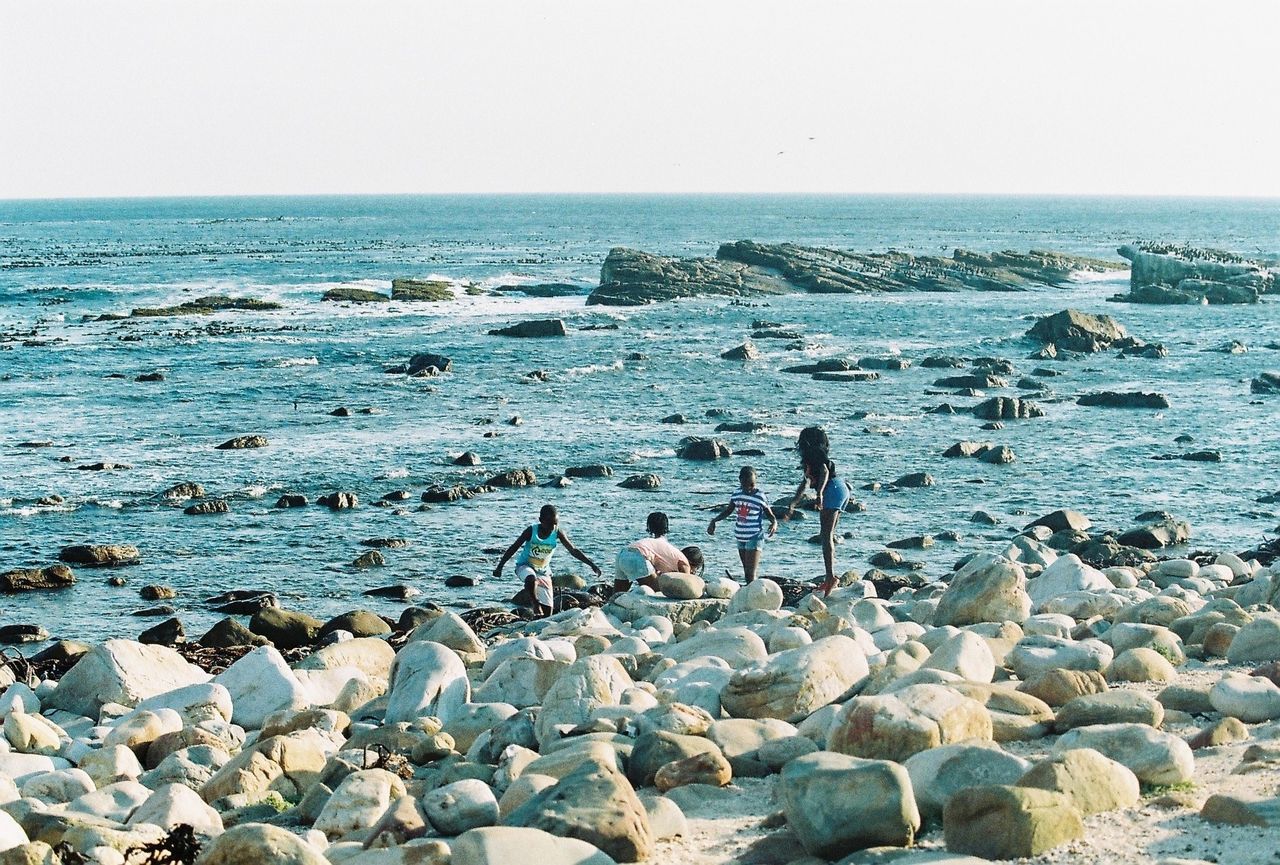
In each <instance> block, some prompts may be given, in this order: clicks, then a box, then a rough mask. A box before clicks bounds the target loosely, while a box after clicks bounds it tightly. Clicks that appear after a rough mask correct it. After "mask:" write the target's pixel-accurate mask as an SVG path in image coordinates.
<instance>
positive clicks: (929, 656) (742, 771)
mask: <svg viewBox="0 0 1280 865" xmlns="http://www.w3.org/2000/svg"><path fill="white" fill-rule="evenodd" d="M974 518H975V519H977V518H978V515H976V514H975V517H974ZM1137 521H1138V522H1139V523H1141V524H1142V525H1141V527H1140V528H1138V529H1134V530H1131V531H1126V532H1120V531H1115V530H1108V529H1102V528H1098V527H1095V526H1093V525H1092V523H1091V521H1090V520H1089V518H1088V517H1087V516H1085V515H1083V514H1081V513H1078V512H1075V511H1070V510H1060V511H1055V512H1053V513H1049V514H1046V515H1044V516H1042V517H1040V518H1038V519H1035V520H1033V521H1031V522H1030V523H1029V524H1028V525H1027V526H1026V527H1025V528H1023V529H1022V530H1020V531H1017V532H1016V533H1014V534H1012V535H1011V536H1009V538H1008V540H1007V541H1004V542H1000V543H996V544H994V545H992V546H991V547H990V548H989V549H987V550H985V551H982V552H978V553H976V554H972V555H969V556H966V557H964V558H963V559H961V560H960V561H958V562H957V563H956V567H955V569H954V570H953V571H952V572H951V573H950V574H947V575H946V576H945V577H944V578H942V579H940V580H937V581H934V582H925V581H922V580H920V579H918V578H916V579H912V578H910V577H909V576H903V577H895V576H893V575H892V574H891V573H889V572H901V570H900V569H901V567H902V564H903V562H902V559H901V557H900V556H897V555H896V552H895V551H893V550H887V551H886V555H885V556H883V557H878V558H877V562H878V564H879V565H881V566H882V567H884V568H885V569H886V570H872V571H868V572H867V573H866V574H860V573H858V572H855V571H849V572H846V573H845V574H844V575H843V576H842V577H841V580H840V586H839V587H838V588H837V589H836V590H835V591H834V592H833V593H832V594H831V595H830V596H829V597H826V598H823V597H819V596H818V595H817V594H814V593H812V592H811V587H810V586H807V585H804V584H802V583H795V582H791V581H787V580H781V579H770V578H763V579H760V580H757V581H756V582H754V583H751V584H748V585H746V586H740V585H739V584H738V583H736V582H734V581H733V580H730V579H726V578H717V577H708V578H703V577H700V576H694V575H687V574H668V575H663V576H662V577H661V579H660V581H659V589H660V590H659V591H657V592H655V591H652V590H650V589H646V588H643V587H637V588H635V589H632V590H631V591H629V592H626V593H622V594H618V595H613V596H612V597H609V596H608V595H609V593H608V592H607V591H606V590H605V589H604V587H600V588H599V589H598V590H597V589H593V590H591V591H583V592H568V593H562V597H563V598H567V599H569V601H570V602H569V603H562V604H561V605H560V606H561V607H562V609H561V611H560V612H558V613H556V614H555V615H553V616H551V617H550V618H547V619H540V620H539V619H530V618H528V616H527V613H522V612H521V610H520V608H517V609H516V611H515V612H516V613H517V615H512V614H511V613H509V612H508V611H507V610H503V609H477V610H472V611H469V612H468V613H467V614H466V615H465V616H459V615H457V614H455V613H452V612H447V611H444V610H441V609H440V608H438V607H435V606H434V605H422V606H408V607H406V608H405V609H404V610H403V612H402V614H401V616H400V617H399V618H398V619H397V620H390V619H385V618H383V617H381V616H378V615H376V614H374V613H372V612H369V611H367V610H360V609H355V610H352V611H350V612H349V613H346V614H343V615H341V616H338V617H335V618H333V619H331V620H329V621H327V622H321V621H319V620H317V619H314V618H312V617H310V616H308V615H306V614H305V613H303V612H301V611H297V610H286V609H282V608H281V607H279V606H278V605H277V604H278V602H277V601H276V600H275V599H274V598H273V597H272V598H263V597H261V596H257V595H255V594H254V593H250V592H233V593H227V594H226V595H223V596H220V597H218V598H210V599H208V602H209V603H221V604H222V605H224V606H223V608H224V609H226V610H227V611H228V612H229V613H230V615H228V616H227V617H226V618H225V619H224V620H223V621H222V622H220V623H219V624H218V625H217V626H215V627H214V628H213V629H211V630H210V631H209V633H207V634H205V635H203V636H202V637H200V638H199V639H198V640H196V641H194V642H191V643H187V642H185V641H184V640H183V639H182V638H181V636H180V635H175V636H171V638H169V639H167V640H154V639H152V640H146V639H144V640H143V641H142V642H135V641H132V640H127V639H114V640H107V641H105V642H103V643H101V644H98V645H92V646H90V645H83V644H77V643H72V642H65V641H64V642H59V643H56V644H54V645H53V646H51V647H50V648H49V649H46V650H45V651H43V652H41V653H39V654H37V655H35V656H33V657H32V658H31V659H30V661H24V660H22V659H21V658H20V657H19V656H16V655H9V656H7V658H6V662H5V663H4V664H3V665H0V682H3V684H4V690H3V693H0V716H2V717H3V731H4V736H3V740H0V863H4V865H17V863H23V865H27V863H85V862H92V863H100V865H128V863H138V862H156V863H159V862H169V863H177V862H186V863H190V862H196V863H200V865H239V863H247V862H267V861H276V862H286V863H291V865H325V863H333V865H338V863H350V865H388V863H406V865H407V863H416V865H421V863H442V865H443V863H453V865H479V863H490V865H500V863H511V862H522V861H528V862H532V861H537V862H540V863H549V865H557V863H565V865H577V863H594V865H607V863H611V862H645V861H653V862H663V863H667V862H711V861H733V862H756V863H764V862H779V863H786V862H789V863H797V865H798V863H804V865H819V863H822V862H841V863H846V865H853V863H870V862H889V861H902V862H914V861H920V862H924V861H947V862H955V863H962V862H979V861H983V860H1009V859H1020V860H1024V861H1025V860H1026V859H1027V858H1028V857H1031V858H1034V859H1035V861H1044V862H1049V861H1066V860H1064V859H1063V858H1062V857H1063V855H1064V854H1065V856H1066V857H1067V860H1069V861H1073V862H1086V861H1099V862H1102V861H1116V860H1115V858H1113V857H1114V855H1115V851H1116V849H1117V846H1119V848H1120V849H1124V845H1125V844H1131V843H1134V842H1135V841H1136V842H1137V844H1138V846H1137V848H1136V849H1133V848H1129V849H1128V852H1127V855H1126V857H1125V861H1133V862H1148V861H1151V862H1154V861H1169V862H1172V861H1174V859H1172V858H1169V854H1171V852H1172V851H1178V852H1179V854H1187V855H1181V858H1178V859H1177V860H1176V861H1178V862H1186V861H1202V860H1209V861H1220V860H1219V859H1217V856H1218V851H1219V849H1220V847H1219V846H1216V845H1221V844H1223V843H1234V841H1233V839H1235V840H1238V839H1240V838H1242V837H1250V836H1252V837H1258V833H1262V836H1261V837H1263V838H1266V839H1268V840H1267V841H1266V843H1262V844H1259V845H1258V846H1259V847H1260V848H1263V850H1264V852H1265V855H1266V856H1270V850H1271V849H1272V848H1273V844H1272V843H1271V842H1272V841H1273V840H1274V839H1275V837H1276V835H1277V834H1280V833H1277V814H1278V813H1280V800H1277V799H1275V798H1274V789H1273V787H1274V784H1273V783H1271V782H1269V780H1268V779H1269V778H1271V777H1272V773H1273V772H1274V766H1275V761H1276V760H1277V759H1280V756H1278V755H1280V744H1277V742H1278V741H1280V723H1277V721H1278V720H1280V684H1278V683H1280V614H1277V613H1276V612H1275V607H1276V605H1277V595H1278V594H1280V571H1278V570H1277V569H1276V568H1275V566H1274V564H1273V563H1274V562H1275V560H1276V555H1277V553H1280V549H1275V548H1273V547H1274V545H1264V546H1262V547H1259V548H1258V549H1255V550H1250V551H1242V552H1241V554H1239V555H1237V554H1234V553H1231V552H1196V553H1193V554H1190V555H1187V556H1185V557H1175V558H1161V557H1159V553H1160V551H1161V550H1162V549H1164V548H1165V547H1167V546H1170V545H1173V544H1181V543H1185V542H1186V540H1187V538H1188V534H1189V531H1190V530H1189V527H1188V526H1186V524H1185V523H1181V522H1179V521H1178V520H1177V519H1176V518H1175V517H1173V516H1171V515H1169V514H1164V513H1154V514H1144V515H1141V516H1139V518H1138V520H1137ZM920 543H921V544H923V543H925V541H924V539H921V542H920ZM929 543H932V541H931V540H930V541H929ZM895 546H898V545H895ZM901 546H904V547H908V548H909V547H911V546H913V544H907V543H904V544H903V545H901ZM130 555H136V551H131V550H129V549H122V548H113V549H104V550H93V549H86V550H74V551H70V552H69V553H68V556H67V558H70V559H72V560H75V561H79V562H82V563H84V564H111V563H115V562H122V561H127V560H128V559H129V557H130ZM886 571H888V572H886ZM41 578H42V576H41V575H40V574H25V575H14V574H8V575H6V579H9V580H10V581H11V582H12V581H14V580H28V581H31V580H38V579H41ZM44 578H47V579H50V580H54V581H58V580H63V579H64V578H65V575H63V574H61V573H58V572H54V573H51V574H48V575H47V576H46V577H44ZM46 587H48V586H46ZM27 588H31V586H28V587H27ZM143 595H144V597H149V598H151V599H154V600H163V599H164V598H165V597H166V596H169V597H171V594H169V595H166V593H165V591H164V590H163V587H151V588H150V590H149V591H148V590H146V589H144V590H143ZM246 616H247V624H244V623H242V621H241V619H243V618H245V617H246ZM157 643H167V644H168V645H159V644H157ZM1224 839H1225V840H1224ZM912 848H918V849H919V850H920V851H921V854H926V853H928V852H929V851H934V853H935V858H932V859H931V858H928V857H927V856H925V855H917V854H911V852H910V851H911V850H912ZM716 851H720V852H719V853H717V852H716ZM944 851H945V854H946V856H947V857H949V858H945V859H943V858H936V857H940V856H942V854H943V853H944ZM1233 861H1263V860H1262V859H1257V860H1255V859H1253V858H1250V857H1248V856H1244V857H1243V858H1238V859H1233Z"/></svg>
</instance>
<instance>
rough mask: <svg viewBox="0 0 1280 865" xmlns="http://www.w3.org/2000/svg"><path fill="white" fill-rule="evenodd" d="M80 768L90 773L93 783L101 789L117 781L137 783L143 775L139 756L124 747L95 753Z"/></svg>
mask: <svg viewBox="0 0 1280 865" xmlns="http://www.w3.org/2000/svg"><path fill="white" fill-rule="evenodd" d="M80 768H81V769H83V770H84V771H85V772H87V773H89V777H90V778H92V779H93V783H94V784H95V785H97V786H99V787H105V786H107V785H108V784H114V783H116V782H117V781H136V780H138V777H139V776H140V775H141V774H142V764H141V763H140V762H138V757H137V755H136V754H134V753H133V751H131V750H130V749H129V748H127V747H125V746H124V745H114V746H111V747H104V748H102V749H100V750H97V751H93V752H92V753H90V754H88V755H86V756H85V757H84V758H83V759H82V760H81V761H80Z"/></svg>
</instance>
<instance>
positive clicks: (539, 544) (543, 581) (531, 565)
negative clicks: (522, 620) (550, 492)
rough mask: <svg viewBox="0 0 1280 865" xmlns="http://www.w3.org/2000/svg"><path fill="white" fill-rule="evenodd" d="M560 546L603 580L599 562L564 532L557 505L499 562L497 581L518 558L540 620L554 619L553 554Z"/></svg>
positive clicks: (542, 514) (545, 510) (543, 512)
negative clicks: (518, 552)
mask: <svg viewBox="0 0 1280 865" xmlns="http://www.w3.org/2000/svg"><path fill="white" fill-rule="evenodd" d="M556 544H560V545H561V546H563V547H564V548H565V550H567V551H568V553H569V555H571V556H573V557H574V558H575V559H577V560H578V561H580V562H582V563H584V564H585V565H587V567H589V568H591V570H592V571H594V572H595V575H596V576H597V577H598V576H600V568H599V567H598V566H597V565H596V563H595V562H593V561H591V559H590V558H589V557H588V556H587V555H586V553H583V552H582V551H581V550H579V549H578V548H577V547H575V546H574V545H573V544H572V543H571V542H570V541H569V537H568V536H567V535H566V534H565V533H564V530H563V529H561V528H560V515H559V513H558V512H557V511H556V509H555V506H554V505H543V506H542V510H541V511H539V512H538V521H537V522H536V523H534V524H533V525H531V526H529V527H528V528H527V529H525V530H524V531H523V532H521V533H520V537H518V538H516V540H515V543H513V544H512V545H511V546H509V547H507V551H506V552H505V553H503V554H502V558H501V559H499V560H498V566H497V567H496V568H494V569H493V576H494V577H495V578H501V577H502V568H503V566H505V565H506V563H507V560H508V559H510V558H511V557H512V556H514V555H516V551H517V550H519V551H520V555H519V556H516V576H517V577H521V578H523V579H524V587H525V589H526V590H528V592H529V594H530V595H532V596H533V612H534V614H535V615H537V616H538V618H543V617H544V616H549V615H551V612H552V604H553V601H554V599H555V598H554V592H553V590H552V586H551V554H552V553H554V552H555V551H556Z"/></svg>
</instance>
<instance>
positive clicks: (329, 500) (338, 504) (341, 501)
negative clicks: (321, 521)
mask: <svg viewBox="0 0 1280 865" xmlns="http://www.w3.org/2000/svg"><path fill="white" fill-rule="evenodd" d="M316 504H318V505H322V506H324V507H326V508H328V509H329V510H331V511H345V510H349V509H351V508H355V507H359V505H360V499H359V497H358V496H357V495H356V494H355V493H348V492H332V493H329V494H328V495H327V496H321V497H320V498H318V499H316Z"/></svg>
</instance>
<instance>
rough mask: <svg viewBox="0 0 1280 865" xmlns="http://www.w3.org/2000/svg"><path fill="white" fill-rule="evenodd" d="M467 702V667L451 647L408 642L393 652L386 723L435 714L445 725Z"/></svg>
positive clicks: (468, 686)
mask: <svg viewBox="0 0 1280 865" xmlns="http://www.w3.org/2000/svg"><path fill="white" fill-rule="evenodd" d="M470 701H471V682H470V680H469V679H468V678H467V668H466V666H464V665H463V663H462V660H461V659H460V658H459V657H458V655H457V654H456V653H455V652H454V651H453V650H452V649H449V648H448V647H446V646H442V645H441V644H439V643H434V642H431V641H429V640H422V641H418V642H412V643H408V644H407V645H405V647H404V648H403V649H401V650H400V652H399V654H397V655H396V660H395V663H394V664H392V665H391V691H390V693H389V694H388V699H387V713H386V723H388V724H393V723H396V722H398V721H413V720H415V719H417V718H421V717H422V716H424V715H434V716H435V717H437V718H439V719H440V720H441V721H443V722H444V723H446V724H447V723H449V721H450V720H452V718H453V715H454V713H455V712H456V711H457V710H458V709H459V708H461V707H462V705H463V704H465V703H468V702H470ZM504 702H510V701H504Z"/></svg>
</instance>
